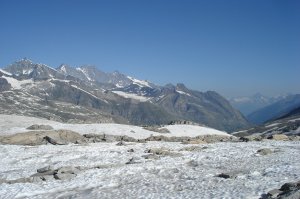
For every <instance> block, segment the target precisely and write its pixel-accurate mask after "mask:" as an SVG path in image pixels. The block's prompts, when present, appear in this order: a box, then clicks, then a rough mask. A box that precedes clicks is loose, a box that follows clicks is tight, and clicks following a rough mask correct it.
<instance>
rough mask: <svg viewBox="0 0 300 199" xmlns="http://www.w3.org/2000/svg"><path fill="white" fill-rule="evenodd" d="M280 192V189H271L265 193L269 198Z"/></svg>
mask: <svg viewBox="0 0 300 199" xmlns="http://www.w3.org/2000/svg"><path fill="white" fill-rule="evenodd" d="M281 193H282V191H280V190H279V189H273V190H271V191H269V192H268V193H267V196H268V197H271V198H276V197H277V196H278V195H279V194H281Z"/></svg>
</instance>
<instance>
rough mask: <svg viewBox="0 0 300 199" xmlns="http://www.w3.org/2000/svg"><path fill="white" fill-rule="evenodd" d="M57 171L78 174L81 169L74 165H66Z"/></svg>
mask: <svg viewBox="0 0 300 199" xmlns="http://www.w3.org/2000/svg"><path fill="white" fill-rule="evenodd" d="M57 173H58V174H60V173H62V174H66V173H68V174H78V173H79V169H78V168H76V167H73V166H66V167H61V168H59V169H58V170H57Z"/></svg>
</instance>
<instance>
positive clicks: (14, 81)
mask: <svg viewBox="0 0 300 199" xmlns="http://www.w3.org/2000/svg"><path fill="white" fill-rule="evenodd" d="M2 78H4V79H6V80H7V82H8V83H9V84H10V85H11V87H12V88H13V89H21V88H22V86H23V85H25V84H32V83H33V80H32V79H27V80H22V81H19V80H17V79H15V78H13V77H2Z"/></svg>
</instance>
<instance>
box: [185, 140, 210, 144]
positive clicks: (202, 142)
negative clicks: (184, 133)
mask: <svg viewBox="0 0 300 199" xmlns="http://www.w3.org/2000/svg"><path fill="white" fill-rule="evenodd" d="M181 143H182V144H207V142H205V141H203V140H201V139H193V140H190V141H187V140H185V141H183V142H181Z"/></svg>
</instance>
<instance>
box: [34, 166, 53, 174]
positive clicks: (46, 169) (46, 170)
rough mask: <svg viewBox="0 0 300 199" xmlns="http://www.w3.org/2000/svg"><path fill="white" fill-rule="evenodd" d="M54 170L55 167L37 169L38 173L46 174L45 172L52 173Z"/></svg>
mask: <svg viewBox="0 0 300 199" xmlns="http://www.w3.org/2000/svg"><path fill="white" fill-rule="evenodd" d="M52 170H54V168H53V166H46V167H43V168H40V169H37V172H38V173H45V172H48V171H52Z"/></svg>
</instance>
